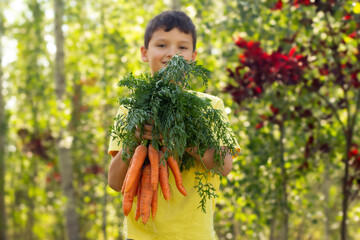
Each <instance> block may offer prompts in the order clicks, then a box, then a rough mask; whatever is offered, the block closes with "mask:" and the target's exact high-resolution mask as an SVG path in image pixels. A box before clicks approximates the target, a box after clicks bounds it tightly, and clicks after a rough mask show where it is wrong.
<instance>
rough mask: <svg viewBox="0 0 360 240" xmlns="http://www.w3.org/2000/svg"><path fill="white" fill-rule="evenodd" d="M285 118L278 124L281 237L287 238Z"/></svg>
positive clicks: (285, 239)
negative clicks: (280, 178)
mask: <svg viewBox="0 0 360 240" xmlns="http://www.w3.org/2000/svg"><path fill="white" fill-rule="evenodd" d="M284 124H285V120H283V121H282V123H281V124H280V162H281V175H282V204H283V224H282V227H283V237H284V238H283V239H284V240H287V239H288V237H289V207H288V194H287V172H286V169H285V160H284V153H285V146H284V142H283V140H284V139H285V126H284Z"/></svg>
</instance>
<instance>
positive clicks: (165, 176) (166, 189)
mask: <svg viewBox="0 0 360 240" xmlns="http://www.w3.org/2000/svg"><path fill="white" fill-rule="evenodd" d="M159 153H160V159H161V158H162V156H163V152H162V151H160V152H159ZM159 182H160V186H161V191H162V193H163V195H164V198H165V200H166V201H168V202H169V200H170V197H171V191H170V186H169V173H168V166H167V163H166V162H165V165H162V164H161V163H160V166H159Z"/></svg>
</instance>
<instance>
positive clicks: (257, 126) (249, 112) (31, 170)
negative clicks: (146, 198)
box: [0, 0, 360, 240]
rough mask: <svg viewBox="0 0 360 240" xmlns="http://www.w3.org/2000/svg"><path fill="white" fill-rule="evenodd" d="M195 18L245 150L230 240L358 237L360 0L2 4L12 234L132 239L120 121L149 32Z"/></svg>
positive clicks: (5, 163)
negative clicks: (118, 166) (114, 150)
mask: <svg viewBox="0 0 360 240" xmlns="http://www.w3.org/2000/svg"><path fill="white" fill-rule="evenodd" d="M168 9H177V10H182V11H184V12H186V13H187V14H188V15H189V16H190V17H191V18H192V20H193V21H194V23H195V25H196V27H197V33H198V45H197V51H198V61H199V63H200V64H203V65H205V66H206V67H207V68H208V69H209V70H210V71H211V72H212V75H211V79H210V81H209V86H208V88H205V87H204V86H201V83H200V82H196V81H195V80H194V81H193V82H192V87H193V88H194V89H195V90H198V91H206V92H208V93H210V94H213V95H216V96H219V97H221V98H222V99H223V100H224V102H225V107H226V111H227V113H228V114H229V117H230V121H231V126H232V128H233V131H234V133H235V136H236V138H237V140H238V141H239V143H240V145H241V147H242V154H241V155H240V156H239V157H237V158H236V159H235V163H234V168H233V171H232V172H231V173H230V175H229V176H228V177H227V178H223V179H222V181H221V192H220V193H219V197H218V199H217V208H216V213H215V216H214V221H215V228H216V232H217V235H218V238H219V239H221V240H225V239H242V240H250V239H256V240H264V239H268V240H287V239H291V240H292V239H294V240H310V239H311V240H320V239H321V240H322V239H324V240H338V239H341V240H345V239H352V240H356V239H360V201H359V200H360V195H359V190H360V153H359V152H358V148H359V145H360V138H359V127H360V124H359V108H360V64H359V60H360V51H359V50H360V42H359V35H360V30H359V29H360V3H359V1H346V0H344V1H339V0H327V1H325V0H269V1H267V0H253V1H246V0H222V1H220V0H191V1H190V0H163V1H158V0H152V1H150V0H132V1H125V0H95V1H89V0H54V1H47V0H11V1H10V0H1V2H0V39H1V41H0V59H1V61H0V63H1V64H0V133H1V134H0V239H2V240H3V239H11V240H12V239H16V240H18V239H21V240H33V239H46V240H52V239H54V240H58V239H104V240H105V239H109V240H110V239H123V236H122V234H121V232H122V230H123V226H122V221H123V219H124V215H123V213H122V205H121V204H122V197H121V194H119V193H117V192H115V191H113V190H112V189H110V188H109V187H108V186H107V169H108V166H109V163H110V159H111V157H110V156H109V155H108V154H107V146H108V141H109V135H108V131H109V127H110V126H111V125H112V123H113V121H114V117H115V114H116V112H117V108H118V103H117V98H118V97H119V96H124V95H125V94H127V89H121V88H119V87H117V83H118V81H119V80H120V79H121V78H122V76H124V75H126V74H129V73H130V72H133V73H134V74H140V73H142V72H145V71H148V70H149V69H148V66H147V64H145V63H142V62H141V60H140V51H139V48H140V46H141V45H142V44H143V33H144V29H145V27H146V23H147V22H148V21H149V20H150V19H151V18H152V17H153V16H154V15H156V14H158V13H160V12H161V11H164V10H168Z"/></svg>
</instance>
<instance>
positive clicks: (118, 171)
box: [108, 150, 128, 192]
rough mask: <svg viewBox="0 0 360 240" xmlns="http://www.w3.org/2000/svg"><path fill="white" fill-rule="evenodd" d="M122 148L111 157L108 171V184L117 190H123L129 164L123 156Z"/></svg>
mask: <svg viewBox="0 0 360 240" xmlns="http://www.w3.org/2000/svg"><path fill="white" fill-rule="evenodd" d="M121 155H122V150H120V151H119V152H118V153H117V154H116V156H115V157H113V158H112V159H111V162H110V166H109V173H108V184H109V186H110V187H111V188H112V189H114V190H115V191H117V192H120V191H121V187H122V185H123V182H124V179H125V175H126V172H127V169H128V165H127V164H126V163H125V162H124V161H123V160H122V158H121Z"/></svg>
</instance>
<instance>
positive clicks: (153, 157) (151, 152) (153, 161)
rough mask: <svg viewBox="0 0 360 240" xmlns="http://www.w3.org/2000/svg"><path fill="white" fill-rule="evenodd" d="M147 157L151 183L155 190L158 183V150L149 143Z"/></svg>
mask: <svg viewBox="0 0 360 240" xmlns="http://www.w3.org/2000/svg"><path fill="white" fill-rule="evenodd" d="M148 157H149V161H150V165H151V185H152V188H153V190H154V191H155V189H157V186H158V184H159V152H158V151H156V149H155V148H154V146H153V145H152V144H149V147H148Z"/></svg>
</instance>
